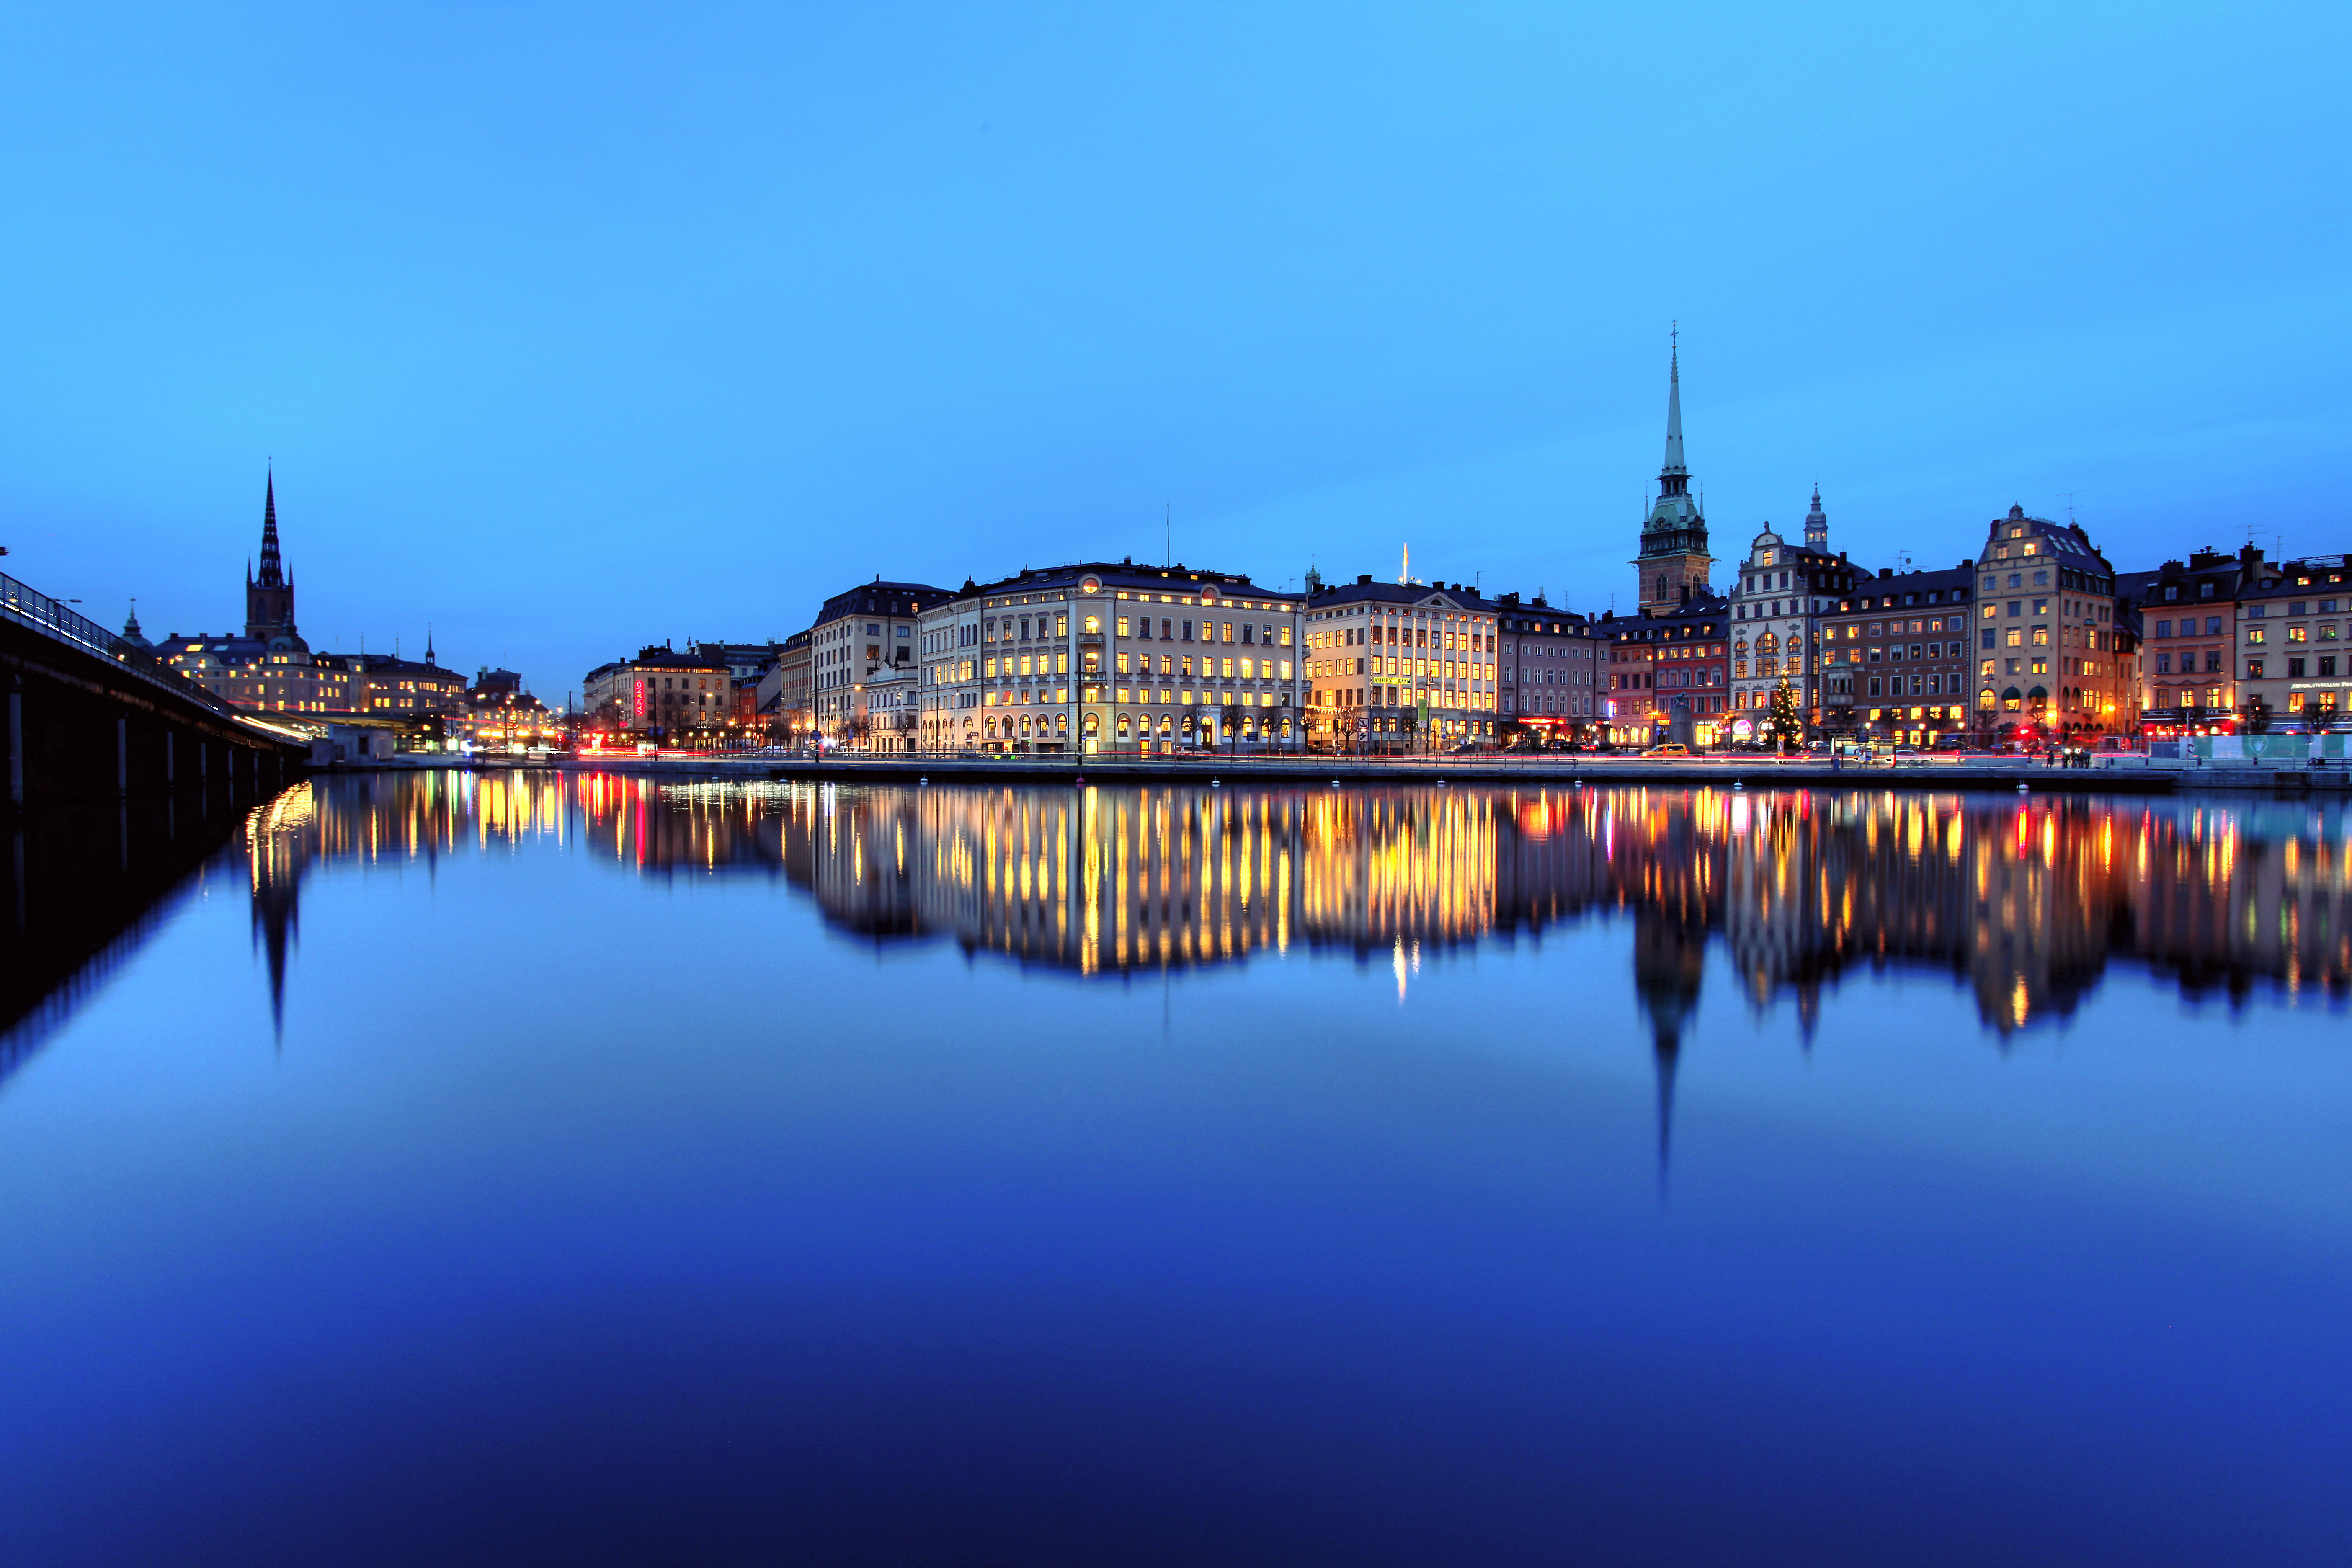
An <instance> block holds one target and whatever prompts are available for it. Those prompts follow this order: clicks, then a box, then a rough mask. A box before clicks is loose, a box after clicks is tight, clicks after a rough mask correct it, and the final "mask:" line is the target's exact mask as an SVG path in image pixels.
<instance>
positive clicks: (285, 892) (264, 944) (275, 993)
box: [253, 868, 300, 1044]
mask: <svg viewBox="0 0 2352 1568" xmlns="http://www.w3.org/2000/svg"><path fill="white" fill-rule="evenodd" d="M298 881H299V872H298V871H296V870H294V869H292V868H287V869H285V870H283V871H280V872H278V873H276V874H272V873H271V872H270V871H269V870H268V869H265V870H264V871H263V872H262V873H261V874H260V875H259V876H257V878H256V879H255V880H254V884H253V940H254V944H255V945H256V946H257V947H260V948H261V949H263V951H264V952H266V953H267V954H268V961H269V1026H270V1029H271V1032H272V1033H273V1034H274V1035H275V1036H276V1037H277V1038H278V1042H279V1043H280V1044H283V1043H284V1042H285V1039H286V955H287V953H288V952H289V951H291V949H292V947H293V942H294V936H295V930H296V927H297V926H298V925H299V923H300V922H299V920H298V919H297V916H296V910H295V898H296V884H297V882H298Z"/></svg>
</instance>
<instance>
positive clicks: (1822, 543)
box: [1805, 480, 1830, 554]
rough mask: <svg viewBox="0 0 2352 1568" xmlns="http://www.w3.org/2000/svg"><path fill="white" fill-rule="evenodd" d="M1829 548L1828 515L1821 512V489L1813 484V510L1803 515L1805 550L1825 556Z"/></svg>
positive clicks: (1816, 482)
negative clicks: (1816, 551) (1821, 553)
mask: <svg viewBox="0 0 2352 1568" xmlns="http://www.w3.org/2000/svg"><path fill="white" fill-rule="evenodd" d="M1829 547H1830V520H1829V514H1828V513H1826V512H1824V511H1822V487H1821V484H1820V481H1818V480H1816V481H1815V482H1814V484H1813V510H1811V511H1809V512H1807V513H1806V514H1805V548H1806V549H1808V550H1818V551H1821V552H1823V553H1824V554H1826V553H1827V552H1828V551H1829Z"/></svg>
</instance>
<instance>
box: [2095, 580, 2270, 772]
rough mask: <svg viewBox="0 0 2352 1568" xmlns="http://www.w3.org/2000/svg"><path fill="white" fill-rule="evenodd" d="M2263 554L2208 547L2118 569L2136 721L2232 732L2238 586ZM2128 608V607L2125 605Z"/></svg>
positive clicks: (2159, 729) (2162, 727) (2154, 726)
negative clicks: (2145, 567)
mask: <svg viewBox="0 0 2352 1568" xmlns="http://www.w3.org/2000/svg"><path fill="white" fill-rule="evenodd" d="M2262 568H2263V552H2262V551H2261V550H2259V549H2257V548H2256V547H2255V546H2253V545H2251V544H2250V545H2248V546H2246V547H2245V549H2244V550H2242V551H2241V552H2239V553H2237V554H2235V555H2232V554H2229V553H2227V552H2222V551H2217V550H2213V549H2211V548H2210V547H2209V548H2207V549H2204V550H2200V551H2196V552H2192V553H2191V554H2190V555H2189V558H2188V559H2187V560H2185V561H2168V562H2166V563H2164V564H2163V565H2161V566H2159V567H2158V568H2157V569H2156V570H2155V571H2153V572H2126V573H2119V574H2117V575H2116V597H2117V602H2118V613H2119V615H2126V616H2127V619H2126V622H2125V628H2126V629H2127V630H2131V631H2133V632H2136V634H2137V635H2136V637H2135V642H2136V644H2137V657H2136V658H2134V659H2133V660H2132V670H2133V676H2134V682H2133V684H2134V686H2135V689H2136V692H2137V701H2138V707H2139V722H2140V724H2141V726H2142V727H2143V728H2144V729H2147V731H2149V732H2150V733H2155V734H2163V735H2168V736H2179V735H2195V734H2215V733H2220V734H2231V733H2234V732H2235V731H2236V729H2237V719H2238V711H2237V710H2238V657H2237V647H2238V586H2239V584H2240V583H2241V582H2242V581H2259V579H2260V577H2261V574H2262ZM2126 606H2128V608H2127V610H2126Z"/></svg>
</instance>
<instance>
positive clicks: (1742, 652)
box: [1730, 489, 1857, 726]
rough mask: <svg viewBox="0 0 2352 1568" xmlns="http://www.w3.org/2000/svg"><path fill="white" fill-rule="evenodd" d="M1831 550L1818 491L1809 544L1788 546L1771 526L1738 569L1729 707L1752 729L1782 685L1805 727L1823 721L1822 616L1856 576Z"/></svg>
mask: <svg viewBox="0 0 2352 1568" xmlns="http://www.w3.org/2000/svg"><path fill="white" fill-rule="evenodd" d="M1829 546H1830V533H1829V519H1828V517H1827V516H1826V515H1825V514H1824V513H1823V512H1822V494H1821V491H1820V490H1819V489H1816V490H1814V491H1813V505H1812V510H1811V511H1810V512H1808V513H1807V514H1806V517H1805V542H1804V543H1802V544H1790V543H1789V542H1787V541H1785V540H1783V539H1782V538H1781V537H1780V535H1779V534H1778V533H1776V532H1774V531H1773V530H1772V525H1771V524H1769V523H1767V524H1765V525H1764V530H1763V531H1762V532H1760V533H1759V534H1758V535H1757V536H1756V537H1755V539H1754V540H1753V541H1751V542H1749V544H1748V554H1747V556H1746V558H1745V559H1743V560H1742V561H1741V562H1740V563H1739V574H1738V577H1737V578H1735V579H1734V580H1733V583H1732V585H1731V595H1730V602H1731V622H1732V628H1731V630H1732V640H1731V686H1732V700H1731V705H1732V707H1733V708H1735V709H1738V710H1741V711H1740V716H1741V717H1743V718H1745V719H1747V720H1748V722H1749V723H1750V724H1751V726H1752V725H1760V724H1761V723H1762V722H1763V721H1764V718H1765V716H1766V715H1767V714H1768V713H1769V712H1770V710H1771V708H1772V699H1773V694H1774V693H1775V692H1777V691H1778V690H1779V689H1780V686H1781V685H1782V683H1784V682H1785V683H1786V684H1787V685H1788V687H1789V689H1790V693H1791V694H1792V695H1793V696H1794V698H1795V700H1796V704H1797V710H1798V712H1800V713H1801V714H1802V715H1804V717H1805V721H1806V722H1807V723H1809V724H1819V723H1820V722H1821V720H1822V684H1821V668H1822V667H1821V661H1820V658H1819V654H1820V640H1821V639H1820V627H1821V622H1822V616H1826V615H1828V614H1830V613H1831V612H1832V611H1833V610H1834V609H1835V608H1836V607H1837V602H1838V600H1839V599H1840V598H1842V597H1843V596H1845V595H1849V594H1851V593H1853V590H1854V586H1855V582H1856V577H1857V573H1856V571H1855V568H1854V567H1853V563H1850V562H1848V561H1847V560H1846V559H1845V558H1844V557H1843V556H1842V555H1832V553H1830V547H1829Z"/></svg>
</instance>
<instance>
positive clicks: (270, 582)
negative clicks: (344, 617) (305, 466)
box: [245, 472, 310, 653]
mask: <svg viewBox="0 0 2352 1568" xmlns="http://www.w3.org/2000/svg"><path fill="white" fill-rule="evenodd" d="M245 635H246V636H247V637H251V638H252V639H253V640H254V641H256V642H257V643H260V644H262V645H263V646H264V647H268V648H270V649H272V650H274V651H290V652H296V653H308V652H310V644H309V643H306V642H304V641H303V640H302V637H301V634H300V633H299V632H298V631H296V630H295V629H294V579H293V577H292V576H291V575H289V574H288V573H287V571H286V567H285V563H284V562H283V561H281V560H280V559H279V557H278V476H277V474H276V473H275V472H273V473H271V474H270V475H269V477H268V482H267V486H266V488H265V489H263V491H262V498H261V571H260V573H259V574H255V572H254V570H253V566H252V563H249V562H248V563H247V565H246V568H245Z"/></svg>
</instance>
